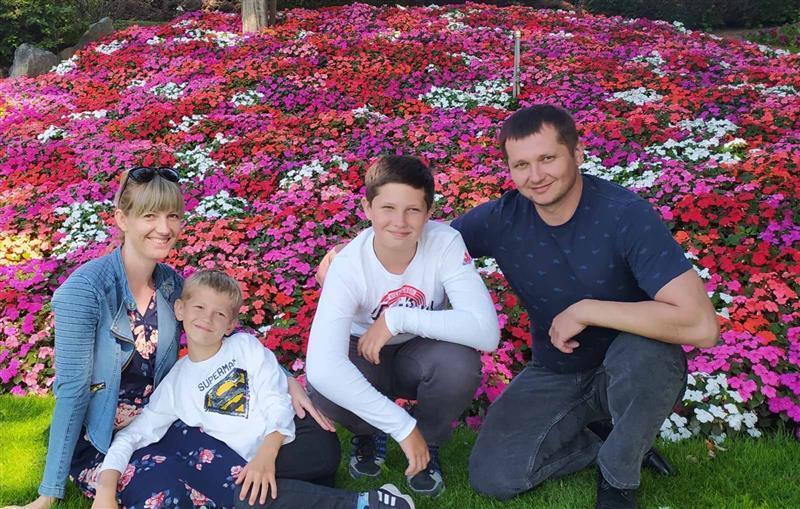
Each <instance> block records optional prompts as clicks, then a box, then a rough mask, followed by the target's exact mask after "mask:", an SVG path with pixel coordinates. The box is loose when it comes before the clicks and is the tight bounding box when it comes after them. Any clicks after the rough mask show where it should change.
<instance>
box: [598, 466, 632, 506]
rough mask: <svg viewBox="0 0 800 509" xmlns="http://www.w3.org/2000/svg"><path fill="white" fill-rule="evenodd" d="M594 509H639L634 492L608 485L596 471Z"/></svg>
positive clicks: (600, 473) (601, 474)
mask: <svg viewBox="0 0 800 509" xmlns="http://www.w3.org/2000/svg"><path fill="white" fill-rule="evenodd" d="M594 507H595V509H639V505H638V504H637V503H636V490H621V489H619V488H615V487H613V486H611V485H610V484H608V481H606V478H605V477H603V473H602V472H600V469H599V468H598V469H597V503H596V504H595V506H594Z"/></svg>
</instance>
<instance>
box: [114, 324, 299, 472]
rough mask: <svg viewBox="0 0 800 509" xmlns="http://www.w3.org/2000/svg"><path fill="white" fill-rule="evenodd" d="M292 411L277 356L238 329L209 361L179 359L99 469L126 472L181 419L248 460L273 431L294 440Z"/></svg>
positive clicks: (116, 439) (118, 435) (284, 377)
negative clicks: (144, 449) (133, 458)
mask: <svg viewBox="0 0 800 509" xmlns="http://www.w3.org/2000/svg"><path fill="white" fill-rule="evenodd" d="M294 415H295V414H294V409H293V408H292V402H291V398H290V397H289V392H288V387H287V382H286V375H285V374H284V372H283V370H282V369H281V368H280V366H279V365H278V361H277V360H276V359H275V355H273V354H272V352H270V351H269V350H268V349H267V348H265V347H264V345H262V344H261V343H260V342H259V341H258V340H257V339H256V338H255V337H253V336H252V335H250V334H245V333H237V334H234V335H232V336H231V337H229V338H226V339H224V340H223V341H222V346H221V348H220V350H219V351H218V352H217V353H216V354H214V355H213V356H212V357H211V358H209V359H206V360H204V361H201V362H192V360H191V359H189V358H188V356H187V357H183V358H182V359H180V360H179V361H178V362H177V363H175V366H174V367H173V368H172V369H171V370H170V372H169V373H168V374H167V376H166V377H164V380H163V381H162V382H161V383H160V384H159V385H158V387H156V390H155V391H154V392H153V394H152V396H150V401H149V402H148V403H147V405H146V406H145V407H144V409H143V410H142V413H141V414H139V415H138V416H137V417H136V418H135V419H134V420H133V421H132V422H131V423H130V424H129V425H128V426H126V427H125V428H123V429H122V430H120V431H119V432H118V433H117V434H116V435H115V436H114V440H113V442H112V443H111V447H110V448H109V450H108V454H106V457H105V460H104V461H103V466H102V468H101V470H108V469H112V470H117V471H118V472H124V471H125V467H126V466H127V465H128V462H129V461H130V458H131V456H132V455H133V453H134V451H136V450H137V449H141V448H142V447H145V446H147V445H149V444H152V443H154V442H158V441H159V440H161V438H162V437H163V436H164V435H165V434H166V432H167V430H168V429H169V427H170V426H171V425H172V423H173V422H175V421H176V420H178V419H180V420H182V421H183V422H184V423H186V424H187V425H189V426H193V427H202V428H203V431H205V432H206V433H208V434H209V435H211V436H212V437H214V438H216V439H218V440H221V441H222V442H225V444H227V445H228V447H230V448H231V449H233V450H234V451H236V453H238V454H239V455H240V456H241V457H242V458H244V459H245V460H247V461H250V460H251V459H252V458H253V456H255V454H256V452H257V451H258V447H259V446H260V444H261V440H262V438H263V437H264V436H266V435H268V434H270V433H272V432H273V431H277V432H279V433H280V434H282V435H284V437H285V438H284V440H283V443H284V444H287V443H289V442H291V441H292V440H294Z"/></svg>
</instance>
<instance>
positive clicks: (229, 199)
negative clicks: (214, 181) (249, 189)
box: [192, 189, 248, 219]
mask: <svg viewBox="0 0 800 509" xmlns="http://www.w3.org/2000/svg"><path fill="white" fill-rule="evenodd" d="M247 206H248V203H247V200H245V199H244V198H239V197H237V196H231V195H230V193H229V192H228V191H226V190H224V189H223V190H222V191H220V192H218V193H217V194H215V195H214V196H206V197H204V198H203V199H202V200H200V203H198V204H197V207H195V208H194V210H192V215H193V216H194V217H204V218H207V219H211V218H220V217H230V216H236V215H241V214H243V213H244V211H245V209H246V208H247Z"/></svg>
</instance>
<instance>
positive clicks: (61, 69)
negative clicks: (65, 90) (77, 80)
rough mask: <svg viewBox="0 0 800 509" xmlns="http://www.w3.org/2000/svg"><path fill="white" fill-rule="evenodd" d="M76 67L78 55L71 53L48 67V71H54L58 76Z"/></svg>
mask: <svg viewBox="0 0 800 509" xmlns="http://www.w3.org/2000/svg"><path fill="white" fill-rule="evenodd" d="M76 67H78V55H72V57H70V58H68V59H67V60H63V61H61V62H60V63H59V64H58V65H56V66H54V67H53V68H52V69H50V72H54V73H56V74H58V75H60V76H63V75H65V74H67V73H68V72H70V71H72V70H74V69H75V68H76Z"/></svg>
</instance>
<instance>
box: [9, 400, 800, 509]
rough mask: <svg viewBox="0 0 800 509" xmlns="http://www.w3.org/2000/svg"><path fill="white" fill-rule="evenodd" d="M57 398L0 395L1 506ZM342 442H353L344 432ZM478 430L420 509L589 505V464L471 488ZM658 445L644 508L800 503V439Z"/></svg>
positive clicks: (12, 497) (397, 475)
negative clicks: (535, 484)
mask: <svg viewBox="0 0 800 509" xmlns="http://www.w3.org/2000/svg"><path fill="white" fill-rule="evenodd" d="M52 407H53V400H52V398H33V397H27V398H16V397H12V396H0V424H1V425H0V444H2V446H0V507H2V506H4V505H6V504H12V503H14V504H19V503H24V502H26V501H28V500H30V499H32V498H34V497H35V494H36V487H37V486H38V483H39V479H40V476H41V472H42V469H43V468H44V456H45V449H46V446H47V443H46V441H47V427H48V424H49V420H50V413H51V411H52ZM340 437H341V439H342V442H343V448H344V450H345V451H346V450H347V447H348V446H347V445H346V444H347V443H348V442H349V440H348V438H349V437H348V436H347V434H346V433H341V434H340ZM474 440H475V434H474V433H472V432H470V431H469V430H465V429H459V430H457V431H456V433H455V435H454V437H453V439H452V440H451V441H450V442H449V443H448V444H447V445H446V446H445V447H444V449H443V451H442V462H443V464H444V465H445V477H446V480H447V491H446V492H445V493H444V495H442V497H440V498H439V499H436V500H419V499H418V500H417V507H418V508H420V509H434V508H436V509H445V508H452V509H489V508H492V509H500V508H504V509H522V508H525V509H535V508H548V509H550V508H552V509H567V508H580V507H586V508H588V507H592V506H593V504H594V489H595V473H594V471H593V470H592V469H587V470H585V471H583V472H580V473H578V474H575V475H571V476H569V477H566V478H563V479H558V480H554V481H550V482H547V483H545V484H544V485H543V486H541V487H540V488H538V489H536V490H533V491H532V492H530V493H527V494H525V495H523V496H521V497H518V498H516V499H514V500H511V501H509V502H497V501H494V500H491V499H488V498H485V497H482V496H480V495H478V494H476V493H475V492H473V491H472V490H471V489H470V488H469V484H468V482H467V472H466V465H467V458H468V456H469V450H470V448H471V447H472V443H473V442H474ZM658 447H659V449H660V450H661V451H662V452H663V453H664V454H665V456H667V458H668V459H669V460H670V461H671V462H672V463H673V465H675V466H676V467H677V468H678V469H679V471H680V473H679V475H678V476H677V477H673V478H664V477H657V476H654V475H652V474H650V473H649V472H645V473H644V475H643V479H642V489H641V493H640V498H639V499H640V503H641V506H642V507H643V508H655V509H661V508H670V509H681V508H704V509H705V508H725V509H767V508H781V509H782V508H800V442H798V441H797V440H795V439H793V438H791V437H790V436H788V435H785V434H777V435H773V436H771V437H768V438H762V439H758V440H755V439H748V438H738V439H732V440H729V441H728V442H726V444H725V448H726V450H725V451H718V452H717V457H716V458H715V459H711V458H709V457H708V454H707V450H706V446H705V443H704V442H703V441H701V440H689V441H686V442H682V443H679V444H667V443H660V444H659V445H658ZM386 465H387V467H386V471H385V479H384V480H382V482H393V483H395V484H397V485H398V486H400V487H402V486H403V475H402V470H403V469H404V468H405V461H404V458H403V456H402V453H401V451H400V450H399V448H397V446H396V445H394V444H393V446H392V447H390V450H389V457H388V458H387V463H386ZM339 485H340V486H341V487H344V488H348V489H352V490H365V489H368V488H370V487H374V486H375V483H374V482H373V483H370V482H368V481H353V480H352V479H350V478H349V477H348V476H347V473H346V470H345V468H344V467H342V468H340V472H339ZM89 506H90V504H89V503H88V502H87V501H86V500H85V499H83V498H82V497H81V496H80V494H79V493H78V491H77V490H76V489H75V488H74V487H73V486H70V489H69V491H68V495H67V498H66V499H65V500H64V502H62V503H61V504H60V505H59V506H58V507H61V508H63V507H67V508H88V507H89Z"/></svg>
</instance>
